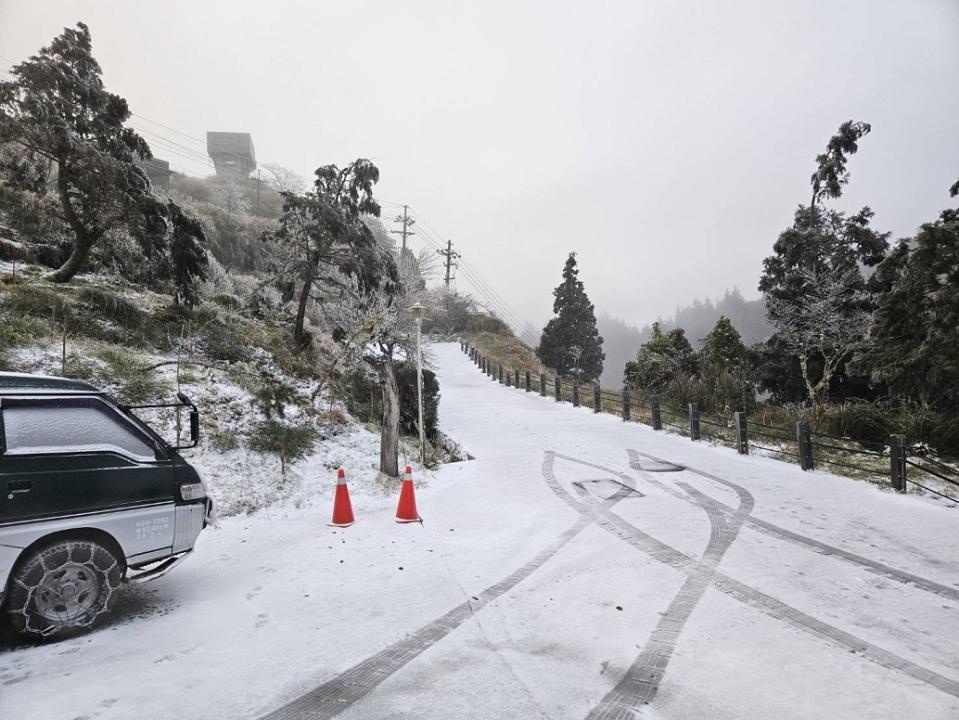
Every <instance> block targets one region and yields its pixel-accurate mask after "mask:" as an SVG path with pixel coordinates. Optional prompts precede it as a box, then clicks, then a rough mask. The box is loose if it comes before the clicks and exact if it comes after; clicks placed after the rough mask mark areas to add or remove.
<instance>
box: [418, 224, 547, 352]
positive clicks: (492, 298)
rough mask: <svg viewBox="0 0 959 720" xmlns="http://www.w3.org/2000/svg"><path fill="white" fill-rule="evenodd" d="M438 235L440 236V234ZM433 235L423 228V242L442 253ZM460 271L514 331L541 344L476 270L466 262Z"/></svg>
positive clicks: (534, 343) (532, 342)
mask: <svg viewBox="0 0 959 720" xmlns="http://www.w3.org/2000/svg"><path fill="white" fill-rule="evenodd" d="M416 215H417V218H418V219H419V220H420V221H421V222H422V224H423V225H424V226H426V227H429V228H430V229H432V228H431V226H430V225H429V223H427V222H426V221H425V220H423V217H422V215H420V214H419V213H416ZM433 232H435V230H433ZM436 234H437V235H438V234H439V233H436ZM431 235H432V233H428V232H426V231H425V230H424V228H423V227H421V234H420V237H422V238H423V240H424V241H425V242H426V243H427V244H428V245H430V247H432V248H433V249H434V250H436V251H437V252H441V248H440V247H439V245H438V241H437V240H436V239H435V238H432V237H431ZM446 242H449V241H446ZM460 269H461V270H463V276H464V279H465V280H467V281H468V282H469V283H470V285H472V286H473V288H474V290H475V291H476V292H477V293H478V294H479V295H481V296H482V297H483V299H484V300H485V301H486V303H487V305H489V306H490V308H491V309H492V310H494V311H495V312H496V313H498V314H499V315H500V317H502V318H503V320H505V321H506V322H507V324H509V325H512V326H513V329H514V331H515V332H516V333H517V334H518V335H520V336H521V337H523V338H525V339H526V340H527V342H529V343H530V344H532V345H533V346H535V345H537V344H538V343H539V338H537V337H536V336H535V335H534V334H533V333H532V332H530V331H529V330H527V322H526V321H525V320H524V319H523V318H522V317H521V316H520V315H519V313H517V312H516V311H515V310H513V309H512V308H511V307H510V305H509V304H508V303H507V302H506V301H505V300H503V298H502V297H501V296H500V295H499V293H497V292H496V291H495V290H494V289H493V288H492V286H491V285H490V284H489V283H488V282H487V281H486V280H485V279H484V278H483V276H482V275H481V274H480V273H479V271H478V270H475V269H474V268H472V267H471V266H469V265H468V263H466V262H465V261H463V262H462V264H461V265H460Z"/></svg>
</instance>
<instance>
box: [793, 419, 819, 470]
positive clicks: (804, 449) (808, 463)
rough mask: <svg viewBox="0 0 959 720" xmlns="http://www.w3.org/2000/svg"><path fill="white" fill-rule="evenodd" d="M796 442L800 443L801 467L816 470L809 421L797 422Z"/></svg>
mask: <svg viewBox="0 0 959 720" xmlns="http://www.w3.org/2000/svg"><path fill="white" fill-rule="evenodd" d="M796 442H797V444H798V445H799V467H801V468H802V469H803V470H815V469H816V464H815V463H814V462H813V458H812V437H810V435H809V423H807V422H805V421H804V420H800V421H799V422H797V423H796Z"/></svg>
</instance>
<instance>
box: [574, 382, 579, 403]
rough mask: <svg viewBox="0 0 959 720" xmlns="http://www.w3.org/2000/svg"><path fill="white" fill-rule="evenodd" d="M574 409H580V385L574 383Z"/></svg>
mask: <svg viewBox="0 0 959 720" xmlns="http://www.w3.org/2000/svg"><path fill="white" fill-rule="evenodd" d="M573 407H579V383H578V382H574V383H573Z"/></svg>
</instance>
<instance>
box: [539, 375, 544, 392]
mask: <svg viewBox="0 0 959 720" xmlns="http://www.w3.org/2000/svg"><path fill="white" fill-rule="evenodd" d="M539 394H540V395H542V396H543V397H546V373H540V374H539Z"/></svg>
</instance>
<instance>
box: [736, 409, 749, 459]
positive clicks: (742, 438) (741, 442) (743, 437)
mask: <svg viewBox="0 0 959 720" xmlns="http://www.w3.org/2000/svg"><path fill="white" fill-rule="evenodd" d="M733 420H734V422H735V423H736V451H737V452H738V453H739V454H740V455H749V426H748V425H747V424H746V413H744V412H738V413H736V414H735V415H733Z"/></svg>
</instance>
